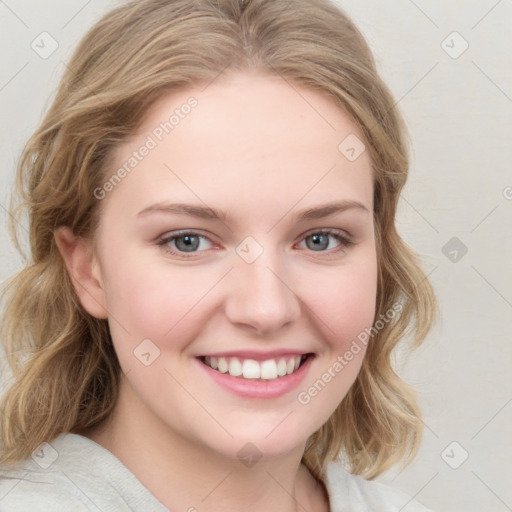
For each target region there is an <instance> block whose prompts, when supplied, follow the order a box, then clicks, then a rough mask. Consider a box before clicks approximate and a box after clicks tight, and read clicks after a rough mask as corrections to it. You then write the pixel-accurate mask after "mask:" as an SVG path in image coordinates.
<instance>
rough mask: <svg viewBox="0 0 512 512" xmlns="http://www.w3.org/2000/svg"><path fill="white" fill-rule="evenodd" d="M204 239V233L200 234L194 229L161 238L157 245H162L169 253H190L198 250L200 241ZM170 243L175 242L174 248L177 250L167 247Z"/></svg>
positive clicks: (205, 238)
mask: <svg viewBox="0 0 512 512" xmlns="http://www.w3.org/2000/svg"><path fill="white" fill-rule="evenodd" d="M205 240H208V238H207V237H205V236H204V235H200V234H199V233H196V232H194V231H183V232H180V233H175V234H173V235H170V236H167V237H165V238H162V239H161V240H159V242H158V245H160V246H162V247H164V249H165V250H166V251H168V252H170V253H171V254H180V253H191V252H198V251H197V249H198V248H199V247H200V246H201V242H202V241H205ZM171 243H174V244H175V247H176V249H178V250H177V251H176V250H175V249H173V248H172V247H169V244H171ZM199 252H201V251H199Z"/></svg>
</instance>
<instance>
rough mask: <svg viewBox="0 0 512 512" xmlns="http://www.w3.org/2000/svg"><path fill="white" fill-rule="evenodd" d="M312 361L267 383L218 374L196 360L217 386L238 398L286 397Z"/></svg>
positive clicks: (298, 382) (309, 360) (302, 378)
mask: <svg viewBox="0 0 512 512" xmlns="http://www.w3.org/2000/svg"><path fill="white" fill-rule="evenodd" d="M313 359H314V356H311V355H310V356H309V357H308V358H307V359H306V361H305V362H304V363H303V364H302V366H300V367H299V369H298V370H296V371H295V372H294V373H291V374H290V375H285V376H284V377H278V378H277V379H274V380H267V381H265V380H255V379H244V378H242V377H233V376H232V375H230V374H229V373H220V372H218V371H217V370H214V369H213V368H210V367H209V366H208V365H206V364H204V363H203V362H202V361H200V360H199V359H196V360H197V362H198V364H199V366H200V367H201V368H202V369H203V371H205V372H206V374H207V375H209V376H210V377H211V378H212V379H213V380H214V381H215V382H216V383H217V384H219V385H220V386H222V387H223V388H225V389H228V390H229V391H231V392H233V393H235V394H236V395H238V396H242V397H244V398H277V397H280V396H283V395H286V393H289V392H290V391H292V390H294V389H295V388H297V387H298V386H299V384H300V383H301V382H302V381H303V380H304V378H305V377H306V374H307V372H308V370H309V367H310V366H311V363H312V361H313Z"/></svg>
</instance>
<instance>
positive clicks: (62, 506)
mask: <svg viewBox="0 0 512 512" xmlns="http://www.w3.org/2000/svg"><path fill="white" fill-rule="evenodd" d="M69 484H71V481H69ZM69 484H68V483H67V482H65V481H64V480H63V479H61V478H58V477H57V476H56V475H55V474H45V473H43V472H37V471H32V470H22V469H20V470H7V469H5V468H3V467H1V468H0V510H2V512H26V511H27V510H31V511H33V512H55V510H73V511H76V512H88V511H89V510H90V509H89V508H88V507H87V505H86V504H85V503H84V501H83V500H82V499H81V498H80V497H79V496H78V495H77V491H78V489H76V488H75V489H73V488H72V485H69Z"/></svg>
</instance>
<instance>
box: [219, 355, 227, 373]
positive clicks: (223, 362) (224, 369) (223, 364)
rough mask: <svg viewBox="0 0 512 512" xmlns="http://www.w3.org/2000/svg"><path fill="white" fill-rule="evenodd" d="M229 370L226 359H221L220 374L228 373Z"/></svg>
mask: <svg viewBox="0 0 512 512" xmlns="http://www.w3.org/2000/svg"><path fill="white" fill-rule="evenodd" d="M228 369H229V366H228V362H227V361H226V358H225V357H219V368H218V370H219V372H220V373H226V372H227V371H228Z"/></svg>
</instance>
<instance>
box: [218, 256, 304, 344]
mask: <svg viewBox="0 0 512 512" xmlns="http://www.w3.org/2000/svg"><path fill="white" fill-rule="evenodd" d="M269 252H270V251H265V252H264V253H263V254H262V255H260V256H259V257H258V258H257V259H256V260H255V261H253V262H252V263H246V262H245V261H238V262H237V264H236V267H235V269H234V271H233V272H232V273H231V280H230V289H229V292H228V294H229V295H228V298H227V301H226V309H225V311H226V316H227V317H228V319H229V320H230V322H231V323H233V324H236V325H237V326H239V327H243V328H245V329H250V330H252V331H256V332H257V334H259V335H263V334H273V333H276V332H278V331H279V330H280V329H281V328H282V327H284V326H286V325H287V324H291V323H293V322H294V321H295V320H297V319H298V318H299V316H300V310H301V309H300V301H299V299H298V297H297V296H296V294H295V292H294V291H293V289H292V287H291V285H290V283H289V282H288V281H290V279H289V278H288V274H289V273H288V272H286V270H285V268H284V265H282V264H280V263H279V261H277V258H275V257H272V256H271V255H270V254H269Z"/></svg>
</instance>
